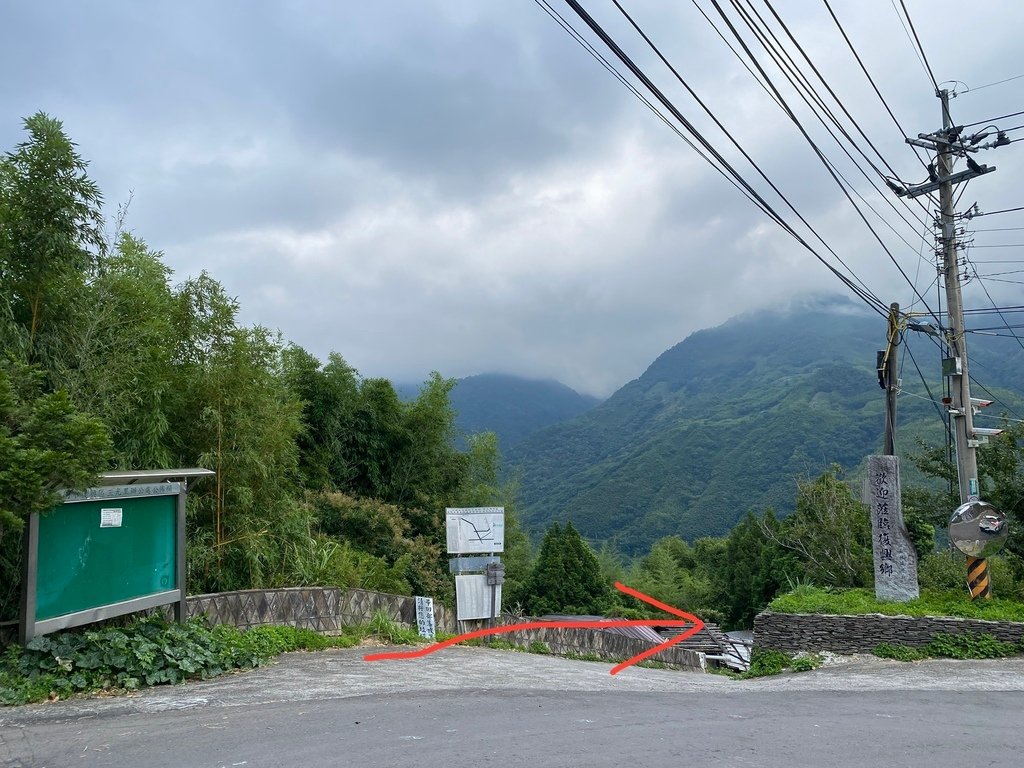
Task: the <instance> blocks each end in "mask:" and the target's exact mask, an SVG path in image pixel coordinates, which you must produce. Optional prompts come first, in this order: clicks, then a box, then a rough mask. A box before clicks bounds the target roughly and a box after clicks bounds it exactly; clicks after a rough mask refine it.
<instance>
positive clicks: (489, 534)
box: [445, 507, 505, 555]
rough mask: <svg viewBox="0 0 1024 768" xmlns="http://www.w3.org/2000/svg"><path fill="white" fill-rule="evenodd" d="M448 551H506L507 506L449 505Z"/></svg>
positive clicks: (458, 552)
mask: <svg viewBox="0 0 1024 768" xmlns="http://www.w3.org/2000/svg"><path fill="white" fill-rule="evenodd" d="M445 532H446V534H447V539H448V554H451V555H463V554H483V553H491V552H504V551H505V508H504V507H463V508H455V507H449V508H448V509H446V510H445Z"/></svg>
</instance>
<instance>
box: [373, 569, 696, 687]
mask: <svg viewBox="0 0 1024 768" xmlns="http://www.w3.org/2000/svg"><path fill="white" fill-rule="evenodd" d="M615 588H616V589H617V590H619V591H620V592H623V593H625V594H627V595H630V596H631V597H635V598H636V599H637V600H643V601H644V602H645V603H648V604H649V605H653V606H654V607H655V608H660V609H661V610H663V611H665V612H666V613H671V614H672V615H673V616H679V617H680V618H681V619H682V621H679V620H676V619H668V620H663V619H615V620H612V621H527V622H523V623H521V624H507V625H505V626H502V627H490V628H488V629H478V630H475V631H473V632H466V633H465V634H462V635H457V636H456V637H452V638H449V639H448V640H442V641H441V642H439V643H434V644H433V645H428V646H426V647H425V648H417V649H416V650H414V651H392V652H389V653H371V654H369V655H367V656H364V657H363V660H364V661H389V660H393V659H418V658H420V657H422V656H426V655H427V654H430V653H434V652H435V651H440V650H442V649H443V648H448V647H450V646H453V645H457V644H458V643H461V642H463V641H464V640H472V639H473V638H475V637H489V636H491V635H500V634H503V633H505V632H515V631H516V630H520V629H610V628H612V627H655V626H657V627H685V626H687V625H688V624H692V625H693V626H691V627H690V628H689V629H687V630H686V631H685V632H680V633H679V634H678V635H676V636H675V637H673V638H672V639H671V640H666V641H665V642H664V643H661V644H659V645H655V646H652V647H651V648H648V649H647V650H646V651H643V652H642V653H638V654H637V655H636V656H634V657H633V658H631V659H626V660H625V661H624V662H622V663H621V664H617V665H616V666H614V667H612V669H611V673H610V674H613V675H617V674H618V673H619V672H621V671H622V670H624V669H626V668H627V667H631V666H633V665H634V664H636V663H637V662H639V661H643V660H644V659H646V658H648V657H650V656H653V655H654V654H656V653H658V652H660V651H663V650H665V649H666V648H669V647H671V646H673V645H675V644H676V643H680V642H682V641H683V640H685V639H686V638H688V637H691V636H692V635H695V634H696V633H697V632H700V631H701V629H703V628H704V622H703V621H701V620H700V619H698V618H697V617H696V616H694V615H693V614H691V613H686V612H685V611H680V610H679V609H677V608H673V607H672V606H671V605H666V604H665V603H663V602H661V601H660V600H655V599H654V598H653V597H651V596H650V595H645V594H644V593H643V592H638V591H637V590H635V589H632V588H631V587H627V586H625V585H624V584H620V583H619V582H615Z"/></svg>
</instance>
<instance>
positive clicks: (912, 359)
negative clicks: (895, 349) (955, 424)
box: [903, 344, 946, 426]
mask: <svg viewBox="0 0 1024 768" xmlns="http://www.w3.org/2000/svg"><path fill="white" fill-rule="evenodd" d="M903 348H904V349H905V350H906V351H907V354H908V355H909V356H910V362H912V363H913V364H914V368H916V369H917V375H918V377H919V378H920V379H921V383H922V384H924V389H925V392H927V393H928V399H929V400H931V401H932V403H933V404H934V405H935V411H936V412H937V413H938V414H939V420H940V421H941V422H942V423H943V425H944V426H945V424H946V415H945V414H944V413H943V412H942V408H941V407H940V406H939V403H938V401H937V400H936V399H935V395H933V394H932V388H931V387H930V386H928V380H927V379H926V378H925V377H924V374H923V373H922V372H921V366H919V365H918V364H917V358H915V357H914V353H913V351H911V349H910V345H909V344H904V345H903Z"/></svg>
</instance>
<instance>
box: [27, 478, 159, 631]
mask: <svg viewBox="0 0 1024 768" xmlns="http://www.w3.org/2000/svg"><path fill="white" fill-rule="evenodd" d="M177 500H178V496H177V494H176V493H175V494H172V495H161V496H140V497H137V498H131V497H121V498H104V499H96V500H89V501H80V502H75V503H69V504H64V505H63V506H61V507H58V508H57V509H56V510H54V512H53V513H52V514H49V515H45V516H43V517H40V518H39V550H38V580H37V584H36V603H35V610H36V620H45V619H49V618H53V617H54V616H63V615H65V614H69V613H75V612H77V611H83V610H87V609H90V608H93V607H95V606H99V605H109V604H111V603H119V602H121V601H124V600H131V599H132V598H137V597H144V596H146V595H152V594H156V593H159V592H166V591H168V590H172V589H176V588H177V586H178V579H177V573H176V562H177V536H176V530H177V529H176V525H177Z"/></svg>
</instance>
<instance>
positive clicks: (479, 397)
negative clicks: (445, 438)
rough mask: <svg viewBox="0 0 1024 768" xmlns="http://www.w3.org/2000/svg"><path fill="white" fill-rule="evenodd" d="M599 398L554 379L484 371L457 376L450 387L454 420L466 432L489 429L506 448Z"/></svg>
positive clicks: (578, 412) (573, 413) (580, 411)
mask: <svg viewBox="0 0 1024 768" xmlns="http://www.w3.org/2000/svg"><path fill="white" fill-rule="evenodd" d="M599 402H600V401H599V400H598V399H597V398H596V397H591V396H589V395H581V394H580V393H578V392H576V391H575V390H574V389H570V388H569V387H567V386H565V385H564V384H560V383H559V382H557V381H550V380H548V381H534V380H531V379H523V378H519V377H518V376H507V375H504V374H499V373H485V374H481V375H479V376H467V377H466V378H464V379H459V381H458V383H457V384H456V385H455V389H453V390H452V394H451V403H452V407H453V408H454V409H455V413H456V414H457V415H456V419H455V423H456V424H457V426H458V428H459V429H460V430H462V431H463V432H464V433H466V434H474V433H476V432H484V431H490V432H495V433H497V435H498V444H499V445H500V446H501V448H502V450H506V449H508V448H510V447H512V446H514V445H516V444H517V443H519V442H521V441H522V440H523V439H524V438H526V437H527V436H529V435H531V434H533V433H534V432H537V431H538V430H540V429H543V428H544V427H549V426H551V425H552V424H557V423H559V422H562V421H565V420H567V419H571V418H573V417H575V416H578V415H580V414H581V413H584V412H585V411H588V410H590V409H591V408H593V407H594V406H595V405H597V403H599Z"/></svg>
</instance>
